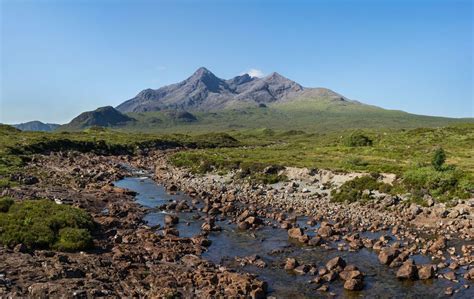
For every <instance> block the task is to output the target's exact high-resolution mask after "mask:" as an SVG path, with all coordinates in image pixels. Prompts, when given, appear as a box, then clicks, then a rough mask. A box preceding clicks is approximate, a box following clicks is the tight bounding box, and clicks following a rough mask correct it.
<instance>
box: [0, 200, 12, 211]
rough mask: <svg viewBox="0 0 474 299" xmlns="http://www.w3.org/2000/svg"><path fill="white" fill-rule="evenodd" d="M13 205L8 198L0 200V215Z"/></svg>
mask: <svg viewBox="0 0 474 299" xmlns="http://www.w3.org/2000/svg"><path fill="white" fill-rule="evenodd" d="M13 203H14V201H13V199H11V198H9V197H3V198H0V213H6V212H8V210H9V209H10V207H11V206H12V205H13Z"/></svg>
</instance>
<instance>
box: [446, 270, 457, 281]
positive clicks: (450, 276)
mask: <svg viewBox="0 0 474 299" xmlns="http://www.w3.org/2000/svg"><path fill="white" fill-rule="evenodd" d="M443 277H444V278H446V279H447V280H451V281H453V280H456V274H455V273H454V272H453V271H449V272H446V273H444V274H443Z"/></svg>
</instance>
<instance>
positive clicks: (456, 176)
mask: <svg viewBox="0 0 474 299" xmlns="http://www.w3.org/2000/svg"><path fill="white" fill-rule="evenodd" d="M468 181H469V180H468V178H467V177H466V176H465V174H464V173H463V172H462V171H460V170H457V169H452V168H451V169H446V170H445V171H437V170H435V169H433V168H431V167H422V168H417V169H410V170H408V171H406V172H405V173H404V174H403V184H404V185H405V186H406V188H407V189H408V190H409V191H410V192H411V193H413V194H415V195H419V196H422V195H424V194H430V195H431V196H434V197H437V198H438V199H442V200H446V199H451V198H454V197H460V198H466V197H468V196H469V192H470V190H469V189H470V188H472V184H469V183H466V182H468Z"/></svg>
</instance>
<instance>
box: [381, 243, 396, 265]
mask: <svg viewBox="0 0 474 299" xmlns="http://www.w3.org/2000/svg"><path fill="white" fill-rule="evenodd" d="M399 254H400V251H399V250H398V249H396V248H392V247H389V248H384V249H383V250H382V251H380V253H379V261H380V263H382V264H384V265H388V264H390V263H391V262H392V261H393V260H394V259H395V258H396V257H397V256H398V255H399Z"/></svg>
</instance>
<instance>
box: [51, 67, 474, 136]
mask: <svg viewBox="0 0 474 299" xmlns="http://www.w3.org/2000/svg"><path fill="white" fill-rule="evenodd" d="M472 121H473V119H472V118H471V119H454V118H444V117H433V116H422V115H415V114H410V113H406V112H403V111H398V110H387V109H383V108H380V107H376V106H372V105H367V104H363V103H361V102H358V101H354V100H350V99H348V98H346V97H344V96H343V95H340V94H338V93H336V92H334V91H332V90H330V89H327V88H308V87H303V86H302V85H300V84H298V83H296V82H294V81H292V80H290V79H288V78H285V77H284V76H282V75H280V74H278V73H272V74H270V75H268V76H265V77H262V78H258V77H251V76H249V75H248V74H244V75H240V76H236V77H234V78H231V79H228V80H225V79H221V78H219V77H217V76H216V75H214V74H213V73H212V72H211V71H209V70H208V69H206V68H204V67H201V68H199V69H198V70H196V71H195V72H194V73H193V74H192V75H191V76H190V77H188V78H187V79H185V80H183V81H181V82H179V83H176V84H171V85H168V86H164V87H161V88H158V89H145V90H143V91H141V92H139V93H138V94H137V95H136V96H135V97H133V98H131V99H129V100H127V101H125V102H123V103H122V104H120V105H118V106H117V107H116V108H112V107H110V106H108V107H101V108H99V109H97V110H95V111H88V112H84V113H82V114H81V115H79V116H78V117H76V118H74V119H73V120H72V121H71V122H70V123H69V124H67V125H64V126H61V127H60V130H81V129H84V128H87V127H91V126H103V127H112V128H115V129H120V130H130V131H170V132H171V131H213V130H227V129H247V128H248V129H252V128H273V129H304V130H338V129H346V128H373V127H386V128H414V127H438V126H444V125H448V124H451V123H457V122H472Z"/></svg>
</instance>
